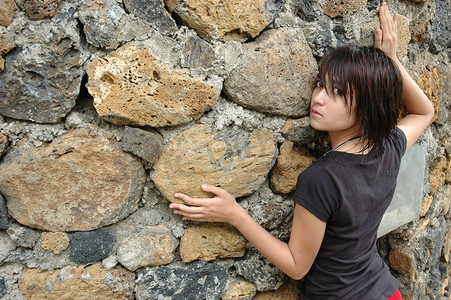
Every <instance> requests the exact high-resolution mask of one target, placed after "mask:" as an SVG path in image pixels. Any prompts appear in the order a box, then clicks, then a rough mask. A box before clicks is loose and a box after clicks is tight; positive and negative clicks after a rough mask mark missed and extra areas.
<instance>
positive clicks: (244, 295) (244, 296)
mask: <svg viewBox="0 0 451 300" xmlns="http://www.w3.org/2000/svg"><path fill="white" fill-rule="evenodd" d="M256 293H257V289H256V288H255V286H254V285H253V284H252V283H250V282H249V281H247V280H244V279H242V278H240V277H236V278H232V279H230V283H229V288H228V289H227V291H226V292H225V293H224V295H222V296H221V299H222V300H252V299H254V298H255V295H256Z"/></svg>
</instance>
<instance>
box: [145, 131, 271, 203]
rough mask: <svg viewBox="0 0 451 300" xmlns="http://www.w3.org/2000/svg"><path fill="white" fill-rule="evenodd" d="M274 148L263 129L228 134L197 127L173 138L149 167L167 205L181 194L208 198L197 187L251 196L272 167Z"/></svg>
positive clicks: (239, 195)
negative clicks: (217, 188)
mask: <svg viewBox="0 0 451 300" xmlns="http://www.w3.org/2000/svg"><path fill="white" fill-rule="evenodd" d="M276 155H277V146H276V143H275V141H274V139H273V133H272V132H271V131H270V130H267V129H259V130H255V131H254V132H252V133H249V132H247V131H244V130H240V129H233V128H227V129H225V130H223V131H219V132H218V131H214V130H211V129H209V127H207V126H205V125H202V124H199V125H194V126H192V127H190V128H189V129H187V130H185V131H183V132H182V133H180V134H179V135H177V136H176V137H174V138H173V139H172V140H171V141H170V143H169V144H168V145H167V146H166V148H165V149H164V150H163V152H162V154H161V155H160V157H159V158H158V160H157V161H156V162H155V164H154V172H153V173H152V174H151V178H152V180H153V181H154V183H155V186H156V187H157V188H158V190H159V191H160V192H161V193H162V194H163V195H164V196H165V197H166V198H167V199H168V200H169V201H171V202H179V203H180V202H181V200H180V199H177V198H175V197H174V194H175V193H176V192H182V193H185V194H187V195H190V196H192V197H209V196H211V194H207V193H206V192H204V191H202V190H201V185H202V184H204V183H206V184H211V185H216V186H220V187H221V188H224V189H226V190H227V191H228V192H229V193H231V194H232V195H233V196H235V197H242V196H246V195H249V194H251V193H253V192H255V191H256V190H257V189H258V188H259V187H260V185H261V184H262V183H263V182H264V181H265V180H266V177H267V174H268V172H269V171H270V169H271V167H272V166H273V164H274V161H275V158H276Z"/></svg>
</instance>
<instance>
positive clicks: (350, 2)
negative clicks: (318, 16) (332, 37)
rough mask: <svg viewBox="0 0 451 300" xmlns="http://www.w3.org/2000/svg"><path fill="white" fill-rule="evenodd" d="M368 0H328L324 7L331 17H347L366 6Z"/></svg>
mask: <svg viewBox="0 0 451 300" xmlns="http://www.w3.org/2000/svg"><path fill="white" fill-rule="evenodd" d="M366 2H367V0H342V1H335V0H326V5H325V6H324V7H323V10H324V13H325V14H326V15H328V16H329V17H332V18H334V17H337V16H347V15H349V14H352V13H355V12H357V11H359V10H361V9H362V8H364V7H365V6H366Z"/></svg>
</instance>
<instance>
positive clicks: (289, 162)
mask: <svg viewBox="0 0 451 300" xmlns="http://www.w3.org/2000/svg"><path fill="white" fill-rule="evenodd" d="M314 161H315V158H314V157H313V156H312V155H311V154H310V152H309V150H308V148H307V147H305V146H303V147H301V146H296V145H294V144H293V142H291V141H289V142H285V143H283V144H282V145H281V146H280V154H279V156H278V157H277V162H276V165H275V166H274V168H273V169H272V171H271V188H272V189H273V190H274V191H275V192H277V193H282V194H288V193H290V192H292V191H294V190H295V189H296V183H297V178H298V176H299V174H301V173H302V171H304V170H305V169H306V168H307V167H309V166H310V165H311V164H312V163H313V162H314Z"/></svg>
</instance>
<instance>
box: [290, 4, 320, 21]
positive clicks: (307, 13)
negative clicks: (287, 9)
mask: <svg viewBox="0 0 451 300" xmlns="http://www.w3.org/2000/svg"><path fill="white" fill-rule="evenodd" d="M292 5H293V8H294V9H293V10H294V13H295V14H296V15H298V16H300V17H301V18H302V19H303V20H305V21H307V22H312V21H314V20H315V19H316V18H317V14H316V12H315V10H314V9H313V6H312V2H311V1H310V0H293V2H292Z"/></svg>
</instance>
